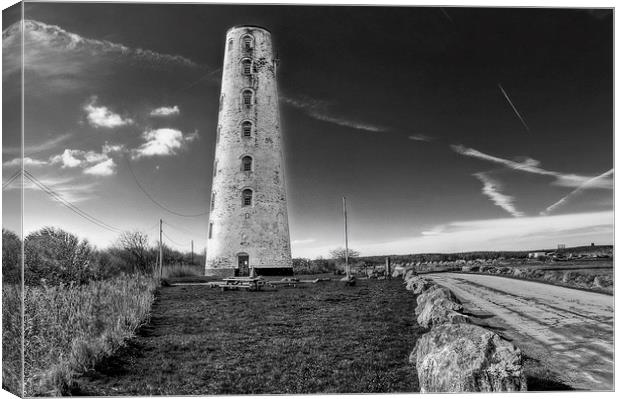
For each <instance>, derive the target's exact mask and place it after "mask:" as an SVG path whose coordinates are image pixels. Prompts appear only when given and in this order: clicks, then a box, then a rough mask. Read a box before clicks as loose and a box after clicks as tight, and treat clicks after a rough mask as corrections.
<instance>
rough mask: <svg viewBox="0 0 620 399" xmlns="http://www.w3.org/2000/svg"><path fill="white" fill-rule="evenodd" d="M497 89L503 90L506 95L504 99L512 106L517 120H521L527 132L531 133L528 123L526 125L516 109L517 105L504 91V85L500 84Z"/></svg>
mask: <svg viewBox="0 0 620 399" xmlns="http://www.w3.org/2000/svg"><path fill="white" fill-rule="evenodd" d="M497 87H499V89H500V90H501V92H502V94H503V95H504V98H505V99H506V101H508V104H510V107H511V108H512V110H513V111H514V113H515V115H517V118H519V120H520V121H521V124H522V125H523V127H524V128H525V130H527V131H528V132H529V131H530V128H529V126H528V125H527V123H525V119H523V117H522V116H521V114H520V113H519V111H518V110H517V107H515V105H514V104H513V103H512V100H511V99H510V97H509V96H508V93H506V90H504V88H503V87H502V85H501V84H500V83H498V84H497Z"/></svg>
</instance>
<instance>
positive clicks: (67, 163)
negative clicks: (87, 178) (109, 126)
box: [50, 149, 84, 168]
mask: <svg viewBox="0 0 620 399" xmlns="http://www.w3.org/2000/svg"><path fill="white" fill-rule="evenodd" d="M83 155H84V151H81V150H71V149H65V151H64V152H63V153H62V154H60V155H54V156H52V157H51V158H50V162H51V163H54V164H55V163H59V164H61V166H62V168H77V167H78V166H80V165H82V162H83V161H82V160H80V159H78V157H82V156H83Z"/></svg>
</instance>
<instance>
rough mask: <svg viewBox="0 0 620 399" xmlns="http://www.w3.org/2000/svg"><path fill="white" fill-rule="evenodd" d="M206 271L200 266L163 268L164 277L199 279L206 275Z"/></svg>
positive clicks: (169, 266) (170, 266)
mask: <svg viewBox="0 0 620 399" xmlns="http://www.w3.org/2000/svg"><path fill="white" fill-rule="evenodd" d="M204 269H205V268H204V266H198V265H192V266H190V265H168V266H164V267H163V270H162V277H163V278H171V277H197V276H202V275H204Z"/></svg>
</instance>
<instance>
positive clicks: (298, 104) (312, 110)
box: [280, 96, 388, 132]
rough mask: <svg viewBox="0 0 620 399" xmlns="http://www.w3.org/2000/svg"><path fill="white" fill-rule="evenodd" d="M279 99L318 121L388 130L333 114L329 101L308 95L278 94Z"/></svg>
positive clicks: (358, 128)
mask: <svg viewBox="0 0 620 399" xmlns="http://www.w3.org/2000/svg"><path fill="white" fill-rule="evenodd" d="M280 101H282V102H283V103H285V104H288V105H290V106H292V107H295V108H297V109H300V110H302V111H303V112H304V113H306V114H307V115H308V116H310V117H312V118H314V119H318V120H320V121H324V122H329V123H333V124H336V125H340V126H345V127H349V128H351V129H357V130H365V131H368V132H385V131H387V130H388V129H387V128H386V127H383V126H379V125H374V124H370V123H366V122H361V121H357V120H353V119H350V118H346V117H343V116H338V115H334V114H333V113H332V112H330V111H329V103H327V102H326V101H320V100H315V99H311V98H308V97H304V98H293V97H288V96H280Z"/></svg>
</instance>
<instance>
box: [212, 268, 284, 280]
mask: <svg viewBox="0 0 620 399" xmlns="http://www.w3.org/2000/svg"><path fill="white" fill-rule="evenodd" d="M250 273H251V270H250V271H249V272H247V271H246V270H245V269H243V268H232V267H228V268H206V269H205V276H209V277H222V278H225V277H240V276H244V275H248V276H249V275H250ZM254 274H255V275H256V276H292V275H293V267H255V268H254Z"/></svg>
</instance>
